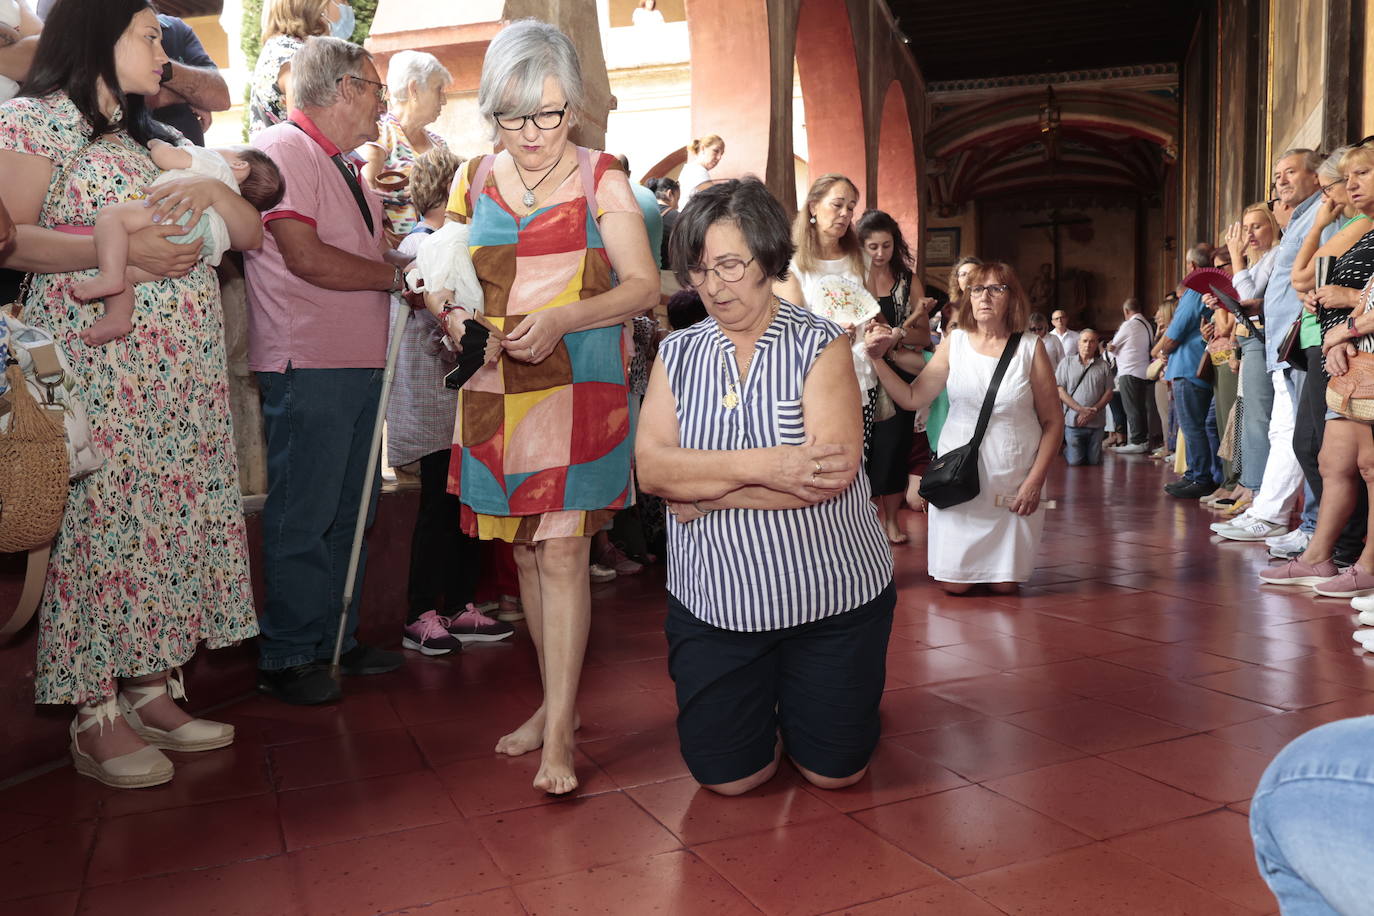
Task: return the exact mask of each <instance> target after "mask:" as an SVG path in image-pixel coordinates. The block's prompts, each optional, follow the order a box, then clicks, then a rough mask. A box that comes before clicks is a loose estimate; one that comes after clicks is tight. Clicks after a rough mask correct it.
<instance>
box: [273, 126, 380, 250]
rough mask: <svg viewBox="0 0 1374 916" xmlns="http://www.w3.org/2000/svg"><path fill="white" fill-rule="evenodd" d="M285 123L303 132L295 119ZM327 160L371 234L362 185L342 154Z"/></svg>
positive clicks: (336, 154) (370, 219)
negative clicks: (345, 184) (346, 184)
mask: <svg viewBox="0 0 1374 916" xmlns="http://www.w3.org/2000/svg"><path fill="white" fill-rule="evenodd" d="M287 123H289V124H290V125H291V126H292V127H294V128H296V129H297V130H299V131H301V132H302V133H304V132H305V128H304V127H301V126H300V125H299V124H297V123H296V122H295V121H289V122H287ZM329 161H330V162H332V163H334V167H335V168H337V169H338V170H339V174H340V175H342V176H343V179H344V181H345V182H347V183H348V190H350V191H352V192H353V200H354V201H355V202H356V203H357V204H358V210H359V212H361V213H362V215H363V222H365V223H367V232H368V234H369V235H371V234H372V233H373V232H376V231H377V230H376V226H374V225H373V223H372V211H371V210H370V209H368V206H367V197H366V196H365V195H364V194H363V186H362V185H360V184H358V179H357V177H356V176H355V175H354V174H353V170H352V169H350V168H349V167H348V163H347V162H344V158H343V154H342V153H335V154H334V155H332V156H330V157H329Z"/></svg>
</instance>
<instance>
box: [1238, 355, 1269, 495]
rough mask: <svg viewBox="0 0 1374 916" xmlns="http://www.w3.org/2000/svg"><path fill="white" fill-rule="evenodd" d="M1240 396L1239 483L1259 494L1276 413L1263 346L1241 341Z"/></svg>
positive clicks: (1267, 460)
mask: <svg viewBox="0 0 1374 916" xmlns="http://www.w3.org/2000/svg"><path fill="white" fill-rule="evenodd" d="M1240 374H1241V383H1240V386H1241V387H1240V392H1241V397H1243V398H1245V410H1244V411H1243V412H1242V413H1241V428H1240V482H1241V485H1242V486H1245V487H1247V488H1249V489H1251V490H1258V489H1259V488H1260V484H1261V483H1263V482H1264V466H1265V465H1266V464H1268V462H1269V415H1270V414H1271V413H1273V411H1274V383H1273V382H1272V381H1271V380H1270V378H1269V370H1268V369H1267V368H1266V367H1265V363H1264V342H1263V341H1261V340H1259V339H1258V338H1255V337H1242V338H1240Z"/></svg>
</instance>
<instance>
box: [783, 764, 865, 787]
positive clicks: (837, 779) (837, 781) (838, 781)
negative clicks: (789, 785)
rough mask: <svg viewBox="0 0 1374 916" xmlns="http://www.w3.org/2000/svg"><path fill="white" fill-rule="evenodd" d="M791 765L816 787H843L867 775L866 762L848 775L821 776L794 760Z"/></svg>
mask: <svg viewBox="0 0 1374 916" xmlns="http://www.w3.org/2000/svg"><path fill="white" fill-rule="evenodd" d="M792 766H794V767H796V768H797V772H798V773H800V774H802V777H803V778H804V779H805V780H806V781H807V782H809V783H811V785H813V786H815V787H816V788H818V789H844V788H847V787H848V786H852V785H854V783H856V782H858V781H859V780H860V779H863V778H864V777H865V776H867V775H868V764H864V767H863V769H861V770H859V771H858V772H857V773H853V774H851V775H849V776H822V775H821V774H820V773H813V772H811V771H810V770H808V769H807V768H806V767H804V766H802V765H801V764H800V763H797V761H795V760H793V761H792Z"/></svg>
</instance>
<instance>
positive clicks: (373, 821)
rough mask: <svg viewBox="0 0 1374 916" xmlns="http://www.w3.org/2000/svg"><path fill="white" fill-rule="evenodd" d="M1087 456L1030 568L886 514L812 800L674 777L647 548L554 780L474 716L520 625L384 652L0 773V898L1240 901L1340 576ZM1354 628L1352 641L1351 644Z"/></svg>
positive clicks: (514, 657)
mask: <svg viewBox="0 0 1374 916" xmlns="http://www.w3.org/2000/svg"><path fill="white" fill-rule="evenodd" d="M1164 480H1165V477H1164V474H1163V471H1162V469H1161V468H1160V467H1159V466H1158V465H1157V464H1154V463H1151V462H1148V461H1147V460H1145V459H1134V458H1131V459H1127V458H1119V457H1113V458H1109V459H1108V464H1107V465H1106V466H1105V467H1103V468H1097V469H1093V468H1082V469H1077V470H1075V471H1073V472H1072V473H1071V472H1070V471H1069V470H1068V469H1065V468H1061V469H1059V470H1058V471H1057V472H1056V474H1055V476H1054V478H1053V483H1052V485H1051V486H1050V488H1049V489H1050V491H1051V493H1050V495H1053V496H1055V497H1058V499H1059V505H1060V508H1059V509H1057V510H1053V511H1050V513H1049V515H1048V517H1047V520H1046V532H1045V538H1044V541H1043V546H1042V553H1041V555H1040V557H1039V567H1038V570H1037V573H1036V576H1035V578H1034V580H1033V581H1032V582H1031V583H1029V584H1028V585H1027V586H1026V587H1025V588H1024V589H1023V591H1022V592H1021V594H1020V595H1017V596H1010V597H1004V596H981V597H977V596H975V597H968V598H950V597H947V596H945V595H944V594H943V593H941V592H940V591H939V590H938V589H936V588H934V587H933V586H932V585H931V583H930V582H929V581H928V580H927V579H926V578H925V576H924V565H925V562H924V557H925V547H924V545H925V519H924V517H923V516H920V515H916V514H911V513H907V514H904V516H903V522H904V524H905V525H906V527H907V530H908V531H909V533H910V534H911V538H912V542H911V544H910V545H909V546H905V547H900V548H897V550H896V561H897V566H898V581H899V583H902V588H901V591H900V598H899V601H898V607H897V612H896V619H895V624H894V628H893V639H892V643H891V647H890V652H889V659H890V663H889V670H888V691H887V693H886V694H885V700H884V704H883V719H884V737H883V739H882V742H881V744H880V745H879V748H878V752H877V754H876V756H875V757H874V761H873V766H872V770H871V773H870V775H869V776H868V778H867V779H865V780H864V781H863V782H861V783H859V784H858V785H856V786H854V787H852V788H850V789H846V790H844V791H840V792H823V791H821V790H818V789H815V788H814V787H812V786H810V785H808V784H807V783H805V782H804V781H803V780H802V779H801V778H800V777H799V776H798V775H797V774H796V773H795V771H793V770H791V769H790V768H789V767H784V768H783V770H782V772H781V773H780V774H779V775H778V777H777V778H776V779H775V780H773V782H772V783H770V784H769V785H767V786H766V787H764V788H763V789H761V790H759V791H756V792H755V793H753V794H752V795H750V796H748V797H745V798H739V799H724V798H719V797H717V796H714V795H711V794H710V793H706V792H702V791H700V790H698V789H697V788H696V784H695V783H694V782H693V781H692V780H691V778H690V777H689V776H688V775H687V770H686V767H685V766H684V765H683V763H682V760H681V757H680V756H679V755H678V751H677V744H676V736H675V733H674V730H673V715H674V708H675V707H674V703H673V695H672V684H671V681H670V680H669V679H668V677H667V674H666V659H665V657H664V656H665V655H666V646H665V645H664V642H663V637H662V635H661V629H660V628H661V622H662V615H663V600H662V575H663V574H662V570H661V568H658V569H650V570H649V571H647V572H645V573H644V574H643V575H641V576H639V577H637V578H634V579H624V580H619V581H616V582H611V583H607V584H606V585H601V586H597V587H596V589H595V597H596V600H595V611H594V622H593V626H592V636H591V645H590V648H589V649H588V652H587V657H588V667H587V670H586V673H585V676H584V678H583V690H582V694H581V698H580V700H581V702H580V706H581V711H582V721H583V730H582V732H581V737H582V743H581V745H580V748H579V753H578V757H577V765H578V771H579V774H580V776H581V781H582V789H581V791H580V792H579V793H578V795H577V796H576V797H574V798H570V799H561V800H560V799H552V798H550V797H548V796H545V795H543V794H541V793H537V792H535V791H534V790H533V789H532V788H531V787H530V780H531V779H532V778H533V776H534V772H535V768H536V765H537V760H536V759H535V756H534V755H531V756H529V757H527V758H522V759H516V760H512V759H507V758H498V757H496V756H494V755H493V754H492V753H491V747H492V744H493V743H494V741H495V739H496V737H497V736H499V735H500V734H502V733H503V732H504V731H506V730H508V729H509V728H510V727H511V726H512V725H514V724H516V723H518V722H519V721H521V720H522V719H523V717H524V716H525V715H526V714H527V713H528V711H529V708H530V706H531V704H532V703H533V702H534V701H535V699H536V698H537V696H538V681H537V669H536V668H535V666H534V664H533V657H532V652H531V649H530V646H529V643H528V641H527V640H526V639H525V638H524V637H523V635H522V636H520V637H518V638H517V640H516V641H515V642H514V643H513V644H512V645H497V646H487V647H475V648H471V649H469V650H468V651H467V652H466V653H464V654H463V655H462V656H460V657H456V658H451V659H446V658H439V659H424V658H419V657H414V656H412V657H409V658H408V659H407V667H406V669H404V670H403V671H402V672H398V673H397V674H394V675H387V676H385V677H379V678H369V679H365V680H364V681H362V682H358V681H354V682H350V689H346V696H345V699H344V700H343V702H342V703H340V704H338V705H337V706H333V707H327V708H319V709H294V708H290V707H285V706H282V705H280V704H277V703H274V702H272V701H270V700H267V699H263V698H260V697H248V698H245V699H244V700H243V701H241V702H239V703H237V704H234V705H232V706H231V707H229V708H228V709H226V710H222V711H221V712H220V715H221V717H223V718H225V719H228V720H230V721H233V722H235V723H236V724H237V725H238V728H239V741H238V744H237V745H236V746H235V747H233V748H230V749H226V750H222V751H216V752H213V753H209V754H202V755H182V756H180V757H178V758H177V763H178V765H179V770H178V775H177V778H176V780H174V781H173V783H172V784H171V785H169V786H165V787H161V788H157V789H149V790H145V791H142V792H133V793H127V792H126V793H118V792H114V791H112V790H106V789H104V788H102V787H100V786H98V785H96V784H94V783H92V782H90V781H88V780H83V779H81V778H79V777H77V776H76V775H75V774H74V773H73V772H72V771H71V769H70V767H65V766H64V767H59V768H58V769H56V770H54V771H52V772H48V773H45V774H44V775H42V776H39V777H37V778H35V779H31V780H28V781H27V782H23V783H19V784H17V785H14V786H11V787H8V788H6V789H4V790H3V791H0V911H3V912H7V913H8V912H13V913H26V914H31V913H60V914H66V916H71V914H103V913H110V914H127V913H138V914H141V916H142V914H162V913H166V914H182V913H206V914H211V913H213V914H251V916H264V914H265V916H277V914H310V916H313V914H320V916H325V914H328V916H334V914H363V916H366V914H382V913H414V914H420V913H423V914H444V913H471V914H482V916H489V914H498V916H499V914H506V913H510V914H519V913H539V914H543V913H568V912H578V913H610V914H620V913H625V914H641V913H649V912H673V913H707V914H712V916H717V914H734V913H760V912H762V913H769V914H773V913H777V914H783V913H789V914H790V913H798V914H813V913H815V914H819V913H832V912H846V913H872V914H878V913H894V914H908V913H929V914H935V916H960V914H969V916H996V914H1039V913H1044V914H1054V916H1070V914H1094V916H1096V914H1102V913H1112V914H1136V913H1139V914H1156V913H1195V914H1204V916H1214V914H1231V913H1235V914H1267V913H1273V912H1275V911H1276V910H1277V905H1276V903H1275V901H1274V899H1273V897H1272V896H1271V895H1270V894H1269V892H1268V889H1267V888H1266V887H1265V885H1264V883H1263V882H1262V881H1261V880H1260V878H1259V876H1258V875H1257V873H1256V870H1255V865H1254V860H1253V855H1252V852H1251V848H1250V840H1249V834H1248V830H1247V826H1248V824H1247V817H1246V812H1248V811H1249V798H1250V795H1251V793H1252V792H1253V790H1254V785H1255V780H1256V779H1257V778H1258V776H1259V774H1260V772H1261V771H1262V770H1263V768H1264V766H1265V764H1266V763H1267V762H1268V761H1269V760H1270V759H1271V758H1272V757H1273V755H1274V754H1276V753H1277V752H1278V750H1279V749H1280V748H1281V747H1282V746H1283V745H1284V743H1285V742H1287V741H1289V740H1291V739H1292V738H1294V737H1296V736H1297V735H1299V734H1301V733H1302V732H1304V731H1306V730H1308V729H1310V728H1314V727H1316V726H1318V725H1321V724H1322V723H1324V722H1328V721H1331V720H1333V719H1337V718H1342V717H1346V716H1353V715H1360V714H1365V713H1371V712H1374V695H1372V694H1374V659H1366V658H1364V657H1363V656H1361V655H1359V654H1358V653H1357V652H1355V651H1354V650H1353V649H1352V648H1350V647H1349V646H1347V645H1346V644H1345V641H1346V640H1348V638H1349V636H1348V634H1349V630H1350V611H1349V608H1348V607H1347V605H1346V603H1345V602H1343V601H1328V600H1319V599H1316V598H1315V597H1313V596H1310V595H1306V594H1302V593H1299V592H1287V591H1283V590H1279V589H1274V588H1268V587H1266V588H1265V589H1263V590H1261V589H1260V588H1259V585H1258V580H1257V577H1256V573H1257V571H1258V570H1259V569H1261V568H1263V567H1264V565H1265V564H1266V563H1267V562H1268V560H1267V559H1266V557H1265V551H1264V548H1263V547H1262V546H1259V545H1240V544H1220V543H1218V542H1216V541H1214V540H1213V539H1212V538H1211V536H1210V532H1209V531H1208V530H1207V523H1208V522H1209V521H1211V519H1212V517H1211V516H1210V515H1209V514H1208V513H1207V512H1205V511H1204V510H1202V509H1200V508H1199V507H1198V506H1197V504H1195V503H1185V502H1177V501H1174V500H1172V499H1170V498H1168V497H1166V496H1164V495H1163V494H1162V493H1161V492H1160V485H1161V484H1162V483H1163V482H1164ZM1351 645H1353V643H1352V644H1351Z"/></svg>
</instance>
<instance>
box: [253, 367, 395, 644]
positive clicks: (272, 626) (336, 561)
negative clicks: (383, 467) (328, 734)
mask: <svg viewBox="0 0 1374 916" xmlns="http://www.w3.org/2000/svg"><path fill="white" fill-rule="evenodd" d="M257 375H258V388H259V390H260V391H261V392H262V416H263V425H264V426H265V427H266V432H267V504H266V505H265V506H264V507H263V510H262V553H263V563H262V566H263V578H264V579H265V580H266V582H267V589H266V596H265V599H266V600H265V601H264V602H263V613H262V618H261V619H260V621H259V624H260V626H261V627H262V638H261V639H260V640H259V641H258V666H259V667H260V668H264V669H267V670H280V669H282V668H292V667H295V666H296V665H305V664H310V663H312V662H316V661H322V660H326V659H328V658H329V657H330V656H331V655H333V653H334V640H335V638H336V636H337V634H338V631H339V612H340V610H341V608H342V605H343V590H344V579H345V577H346V576H347V573H348V555H349V551H350V550H351V549H352V547H353V528H354V526H355V524H356V523H357V519H358V508H359V506H360V505H361V502H362V496H363V486H364V483H365V482H364V479H363V478H364V477H365V476H366V475H367V459H368V449H369V446H370V445H371V444H372V427H373V424H374V423H375V422H376V419H377V404H378V400H379V399H380V397H381V390H382V370H380V369H293V368H290V367H288V368H287V370H286V371H285V372H259V373H258V374H257ZM371 486H372V496H373V498H372V500H371V505H370V509H369V512H368V520H367V521H368V524H369V525H370V524H371V523H372V517H373V515H374V514H375V513H376V510H377V499H376V496H377V492H378V490H379V489H380V488H381V474H380V473H379V474H376V475H374V478H373V480H372V481H371ZM366 564H367V546H366V544H364V546H363V552H362V554H361V556H360V557H359V559H358V574H357V579H356V581H355V583H354V589H353V601H352V603H351V604H350V606H349V612H348V624H347V630H346V632H347V636H346V638H345V640H344V651H345V652H346V651H348V650H349V649H351V648H353V647H354V646H355V645H357V640H355V639H354V638H353V634H354V633H355V632H356V631H357V629H358V603H359V596H361V594H362V590H363V588H362V586H363V571H364V569H365V568H366Z"/></svg>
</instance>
